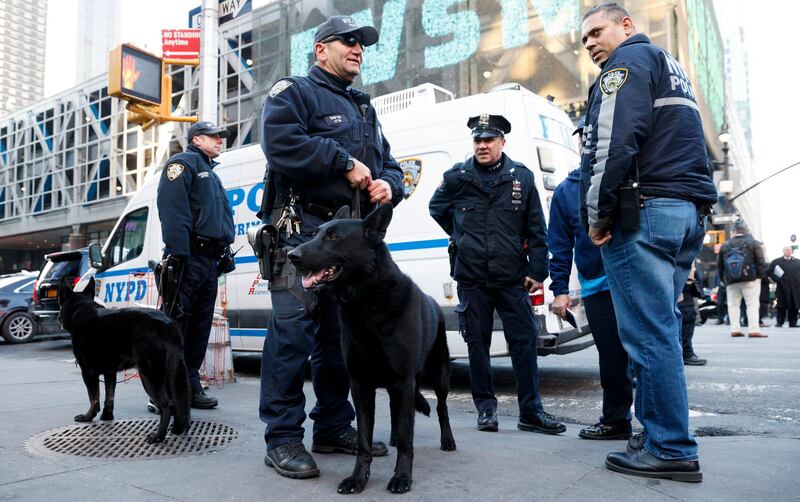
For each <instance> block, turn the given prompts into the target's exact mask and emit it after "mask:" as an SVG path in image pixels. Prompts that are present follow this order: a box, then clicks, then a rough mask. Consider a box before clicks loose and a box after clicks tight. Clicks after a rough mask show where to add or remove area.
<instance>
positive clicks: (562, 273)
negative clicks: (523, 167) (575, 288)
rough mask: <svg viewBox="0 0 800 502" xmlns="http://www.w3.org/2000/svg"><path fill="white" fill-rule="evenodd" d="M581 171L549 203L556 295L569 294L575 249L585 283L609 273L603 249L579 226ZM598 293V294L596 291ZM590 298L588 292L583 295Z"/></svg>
mask: <svg viewBox="0 0 800 502" xmlns="http://www.w3.org/2000/svg"><path fill="white" fill-rule="evenodd" d="M579 185H580V171H579V170H578V169H575V170H574V171H572V172H570V173H569V175H568V176H567V179H565V180H564V181H562V182H561V184H559V185H558V187H556V191H555V192H554V193H553V200H552V202H551V203H550V223H549V228H548V232H547V247H548V248H549V249H550V254H551V256H552V258H550V281H551V283H550V290H551V291H553V294H554V295H555V296H558V295H566V294H569V276H570V273H571V272H572V256H573V250H574V254H575V266H576V267H577V269H578V273H579V274H580V277H581V280H582V282H584V281H586V280H587V279H588V280H589V281H591V280H592V279H599V278H602V277H603V276H604V275H605V273H606V271H605V268H604V267H603V257H602V256H601V254H600V248H599V247H597V246H595V245H594V244H593V243H592V240H591V239H589V235H588V234H587V233H586V229H584V228H583V226H582V225H581V224H580V209H579V206H580V187H579ZM595 292H597V291H595ZM582 295H583V296H584V297H586V296H589V294H588V291H584V292H583V293H582Z"/></svg>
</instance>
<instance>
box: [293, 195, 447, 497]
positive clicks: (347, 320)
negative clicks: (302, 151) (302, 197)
mask: <svg viewBox="0 0 800 502" xmlns="http://www.w3.org/2000/svg"><path fill="white" fill-rule="evenodd" d="M349 212H350V210H349V208H347V207H343V208H341V209H340V210H339V211H338V212H337V213H336V216H334V218H333V220H331V221H329V222H327V223H325V224H323V225H321V226H320V227H319V228H317V231H316V233H315V234H314V238H313V239H312V240H310V241H308V242H306V243H304V244H302V245H300V246H298V247H296V248H295V249H294V250H292V251H291V252H290V253H289V259H290V260H291V262H292V263H293V264H294V266H295V268H296V269H297V270H298V272H299V273H301V274H303V287H305V288H313V287H317V286H319V285H323V284H324V285H325V286H326V287H330V288H332V289H333V291H334V292H335V294H336V297H337V298H338V301H339V303H340V305H341V311H340V312H341V313H340V321H341V327H342V356H343V357H344V363H345V366H346V367H347V372H348V374H349V375H350V385H351V387H350V389H351V392H352V396H353V403H354V404H355V409H356V418H357V422H358V456H357V457H356V464H355V467H354V468H353V474H352V475H351V476H349V477H348V478H345V479H344V480H343V481H342V482H341V483H340V484H339V489H338V491H339V493H357V492H360V491H362V490H363V489H364V487H365V486H366V484H367V479H368V478H369V474H370V464H371V462H372V431H373V426H374V423H375V389H376V388H379V387H380V388H385V389H386V390H387V391H388V392H389V400H390V410H391V417H392V437H391V441H390V444H392V445H393V446H397V464H396V465H395V471H394V476H393V477H392V479H391V480H390V481H389V485H388V486H387V489H388V490H389V491H390V492H392V493H405V492H407V491H409V490H410V489H411V467H412V463H413V459H414V446H413V439H414V410H415V409H416V410H417V411H419V412H421V413H424V414H425V415H430V411H431V408H430V406H429V405H428V402H427V400H426V399H425V398H424V397H423V396H422V394H421V393H420V392H419V388H420V385H424V386H430V387H432V388H433V390H434V391H435V393H436V399H437V405H436V412H437V414H438V415H439V427H440V429H441V449H442V450H445V451H453V450H455V449H456V442H455V440H454V439H453V432H452V430H451V429H450V418H449V417H448V414H447V393H448V392H449V386H450V366H449V364H450V362H449V353H448V350H447V339H446V334H445V326H444V315H443V314H442V311H441V309H440V308H439V306H438V305H437V303H436V301H435V300H434V299H433V298H431V297H429V296H427V295H426V294H424V293H423V292H422V291H421V290H420V289H419V287H418V286H417V285H416V284H414V282H413V281H412V280H411V279H410V278H409V277H408V276H406V275H405V274H403V273H402V272H401V271H400V269H399V268H398V267H397V264H395V263H394V261H392V258H391V255H390V254H389V249H388V248H387V247H386V244H385V243H384V242H383V238H384V236H385V235H386V227H388V226H389V222H390V221H391V219H392V206H391V204H387V205H383V206H380V207H379V208H378V209H376V210H375V211H373V212H372V213H370V214H369V216H367V218H366V219H364V220H359V219H348V216H347V215H348V214H349Z"/></svg>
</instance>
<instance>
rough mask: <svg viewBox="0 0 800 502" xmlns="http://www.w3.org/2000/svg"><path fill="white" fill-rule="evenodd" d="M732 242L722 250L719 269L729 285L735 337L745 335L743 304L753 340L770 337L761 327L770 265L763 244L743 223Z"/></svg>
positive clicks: (738, 224) (733, 335)
mask: <svg viewBox="0 0 800 502" xmlns="http://www.w3.org/2000/svg"><path fill="white" fill-rule="evenodd" d="M731 234H732V236H733V237H731V239H730V240H728V241H727V242H725V244H723V245H722V247H721V248H720V250H719V255H718V257H717V269H718V271H719V276H720V277H721V278H722V281H723V282H724V284H725V292H726V294H727V296H728V318H729V319H730V321H731V336H732V337H740V336H744V333H743V332H742V327H741V324H740V323H741V315H740V314H741V307H740V305H741V302H742V299H744V303H745V305H746V307H747V318H748V320H749V322H748V326H747V330H748V332H749V335H748V336H749V337H750V338H766V337H767V335H766V334H764V333H762V332H761V331H760V328H759V327H758V324H757V322H758V321H757V320H758V307H759V298H758V297H759V295H760V294H761V279H760V278H761V277H763V276H764V272H765V269H766V263H765V262H764V252H763V251H762V248H761V243H760V242H758V241H757V240H755V239H754V238H753V236H752V235H750V233H749V231H748V230H747V225H745V224H744V222H743V221H742V220H739V221H737V222H736V223H734V224H733V228H732V229H731Z"/></svg>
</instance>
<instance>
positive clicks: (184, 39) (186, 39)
mask: <svg viewBox="0 0 800 502" xmlns="http://www.w3.org/2000/svg"><path fill="white" fill-rule="evenodd" d="M161 55H162V56H163V57H165V58H170V59H198V58H199V57H200V28H185V29H181V30H161Z"/></svg>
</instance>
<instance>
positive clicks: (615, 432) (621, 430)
mask: <svg viewBox="0 0 800 502" xmlns="http://www.w3.org/2000/svg"><path fill="white" fill-rule="evenodd" d="M578 437H582V438H583V439H628V438H629V437H631V424H629V423H627V422H626V423H624V424H604V423H602V422H598V423H596V424H594V425H592V426H590V427H586V428H585V429H581V431H580V432H579V433H578Z"/></svg>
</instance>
